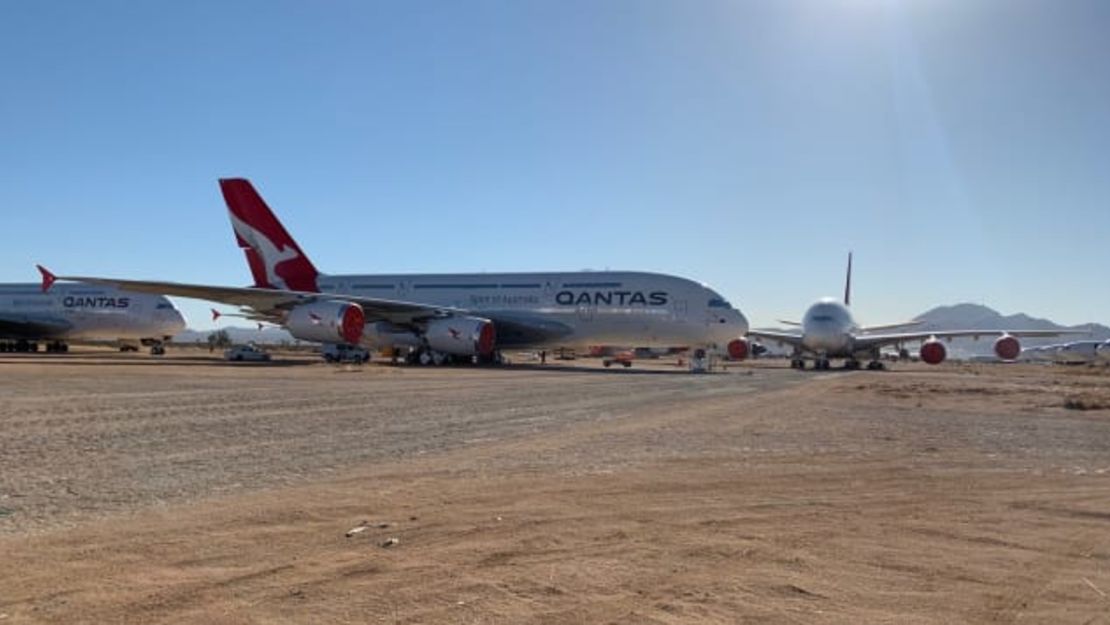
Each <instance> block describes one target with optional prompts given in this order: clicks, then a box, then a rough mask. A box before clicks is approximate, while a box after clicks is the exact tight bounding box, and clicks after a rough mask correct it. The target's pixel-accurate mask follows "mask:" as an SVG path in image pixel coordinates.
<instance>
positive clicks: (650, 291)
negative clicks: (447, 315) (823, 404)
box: [318, 271, 748, 349]
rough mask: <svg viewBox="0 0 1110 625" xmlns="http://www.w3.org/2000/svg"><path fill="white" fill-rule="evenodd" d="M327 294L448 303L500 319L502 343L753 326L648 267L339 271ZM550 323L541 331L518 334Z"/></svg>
mask: <svg viewBox="0 0 1110 625" xmlns="http://www.w3.org/2000/svg"><path fill="white" fill-rule="evenodd" d="M318 283H319V286H320V290H321V291H322V292H324V293H328V292H330V293H342V294H348V295H356V296H363V297H374V298H381V299H392V300H399V301H406V302H414V303H419V304H430V305H433V306H445V307H452V308H459V309H464V310H467V311H471V312H472V313H473V314H474V315H475V316H483V315H486V316H488V317H490V318H492V319H494V320H495V321H496V326H497V333H498V335H497V342H498V345H499V346H501V347H568V348H575V349H584V348H587V347H589V346H594V345H622V346H631V347H680V346H697V347H711V348H718V349H723V348H724V347H725V346H726V345H727V344H728V342H729V341H731V340H733V339H737V338H739V337H741V336H742V335H743V334H744V333H745V332H747V330H748V322H747V319H745V318H744V315H743V314H741V313H740V311H738V310H736V309H735V308H733V307H732V306H731V305H729V303H728V302H727V301H726V300H725V299H724V298H723V297H721V296H720V295H719V294H718V293H716V292H714V291H713V290H711V289H709V288H708V287H706V286H704V285H702V284H699V283H697V282H694V281H692V280H687V279H685V278H679V277H676V276H669V275H664V274H656V273H642V272H624V271H621V272H612V271H597V272H573V273H500V274H498V273H478V274H439V275H435V274H430V275H424V274H421V275H417V274H410V275H331V276H321V277H320V278H319V281H318ZM514 320H519V321H520V326H521V327H522V328H544V331H543V333H542V336H540V334H538V333H534V332H529V331H522V332H515V331H514V324H513V323H512V321H514Z"/></svg>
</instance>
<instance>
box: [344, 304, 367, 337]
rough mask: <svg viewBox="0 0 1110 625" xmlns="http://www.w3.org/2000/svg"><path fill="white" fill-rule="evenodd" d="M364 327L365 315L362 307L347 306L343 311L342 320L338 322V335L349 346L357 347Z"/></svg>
mask: <svg viewBox="0 0 1110 625" xmlns="http://www.w3.org/2000/svg"><path fill="white" fill-rule="evenodd" d="M365 327H366V313H364V312H362V306H347V308H346V309H344V310H343V320H342V321H341V322H340V326H339V333H340V334H342V335H343V338H344V339H345V340H346V341H347V342H348V343H350V344H351V345H358V342H359V341H361V340H362V330H363V328H365Z"/></svg>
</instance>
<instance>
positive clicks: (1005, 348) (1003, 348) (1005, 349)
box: [994, 334, 1021, 360]
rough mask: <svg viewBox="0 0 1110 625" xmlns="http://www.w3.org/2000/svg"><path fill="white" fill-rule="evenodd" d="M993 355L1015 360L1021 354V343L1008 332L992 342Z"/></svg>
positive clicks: (1000, 358) (1002, 358)
mask: <svg viewBox="0 0 1110 625" xmlns="http://www.w3.org/2000/svg"><path fill="white" fill-rule="evenodd" d="M994 355H995V356H998V359H999V360H1017V359H1018V356H1020V355H1021V343H1020V342H1018V340H1017V339H1016V338H1014V337H1012V336H1010V335H1009V334H1004V335H1002V336H1000V337H998V339H996V340H995V342H994Z"/></svg>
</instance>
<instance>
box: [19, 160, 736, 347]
mask: <svg viewBox="0 0 1110 625" xmlns="http://www.w3.org/2000/svg"><path fill="white" fill-rule="evenodd" d="M220 189H221V191H222V192H223V196H224V200H225V201H226V202H227V207H228V211H229V215H230V217H231V225H232V228H233V229H234V231H235V238H236V241H237V242H238V244H239V247H241V248H242V249H243V252H244V253H245V254H246V257H247V263H248V265H249V266H250V270H251V273H252V275H253V277H254V286H253V287H246V288H237V287H220V286H208V285H196V284H180V283H176V282H150V281H140V280H116V279H108V278H90V277H74V276H63V277H61V278H60V279H63V280H73V281H78V282H84V283H90V284H98V285H110V286H115V287H119V288H125V289H128V290H132V291H140V292H145V293H158V294H165V295H174V296H181V297H191V298H197V299H205V300H209V301H214V302H221V303H224V304H230V305H234V306H239V307H241V309H242V314H243V316H245V317H247V318H249V319H252V320H255V321H265V322H270V323H275V324H279V325H281V326H283V327H284V328H285V329H286V330H288V331H289V332H290V333H291V334H292V335H293V336H294V337H296V338H298V339H302V340H307V341H317V342H322V343H349V344H364V345H368V346H371V347H377V348H381V347H404V348H409V349H411V350H413V353H414V354H416V356H417V359H418V360H419V361H420V362H424V363H429V362H431V363H440V362H444V361H447V360H451V359H453V358H460V359H470V358H477V359H479V360H489V359H493V358H495V357H496V354H497V353H498V351H499V350H501V349H505V348H530V349H531V348H545V349H547V348H569V349H575V350H585V349H586V348H588V347H589V346H591V345H635V346H637V347H692V348H694V349H705V350H707V352H708V353H711V354H712V353H716V354H721V353H727V354H728V355H729V356H731V357H732V358H734V359H740V358H744V357H746V356H747V354H748V343H747V341H746V340H744V339H743V338H742V337H743V335H744V333H745V332H746V331H747V329H748V322H747V320H746V319H745V318H744V316H743V315H742V314H741V313H740V311H738V310H737V309H735V308H733V307H732V306H731V305H730V304H729V303H728V302H727V301H726V300H725V299H724V298H723V297H721V296H720V295H719V294H718V293H716V292H714V291H713V290H711V289H709V288H708V287H706V286H704V285H702V284H699V283H697V282H694V281H691V280H687V279H684V278H679V277H675V276H669V275H664V274H657V273H643V272H623V271H622V272H613V271H597V272H575V273H501V274H499V273H477V274H432V275H425V274H408V275H405V274H402V275H325V274H321V273H320V272H318V271H317V270H316V267H315V266H314V265H313V264H312V262H311V261H310V260H309V259H308V256H307V255H306V254H305V253H304V251H303V250H301V248H300V246H299V245H297V243H296V242H295V241H294V240H293V238H292V237H291V236H290V235H289V233H288V232H287V231H286V230H285V227H284V226H282V225H281V223H280V222H279V221H278V219H277V218H276V217H275V216H274V214H273V212H272V211H271V210H270V208H269V207H268V206H267V205H266V203H265V202H264V201H263V200H262V197H261V196H259V194H258V193H257V192H256V191H255V189H254V187H253V186H252V185H251V183H250V182H249V181H247V180H244V179H237V178H236V179H224V180H220ZM40 271H42V272H43V279H44V285H46V283H47V282H50V281H52V280H53V279H55V278H54V276H53V274H51V273H50V272H48V271H46V270H45V269H42V268H41V267H40Z"/></svg>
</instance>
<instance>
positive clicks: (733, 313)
mask: <svg viewBox="0 0 1110 625" xmlns="http://www.w3.org/2000/svg"><path fill="white" fill-rule="evenodd" d="M747 333H748V319H747V318H746V317H745V316H744V313H742V312H740V311H739V310H737V309H735V308H733V309H731V310H729V311H728V312H727V313H725V314H723V315H721V318H720V323H718V324H717V329H716V331H715V332H714V334H715V335H716V336H715V338H716V340H717V342H718V343H722V344H723V343H728V342H729V341H731V340H732V339H738V338H740V337H742V336H744V335H745V334H747Z"/></svg>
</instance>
